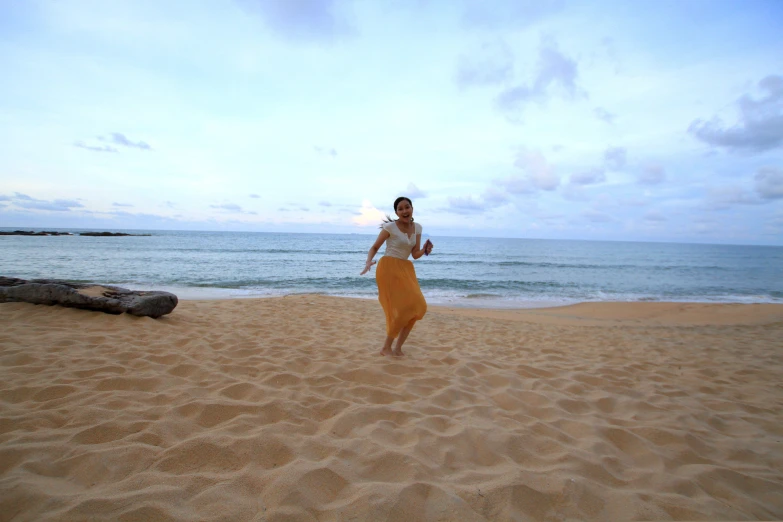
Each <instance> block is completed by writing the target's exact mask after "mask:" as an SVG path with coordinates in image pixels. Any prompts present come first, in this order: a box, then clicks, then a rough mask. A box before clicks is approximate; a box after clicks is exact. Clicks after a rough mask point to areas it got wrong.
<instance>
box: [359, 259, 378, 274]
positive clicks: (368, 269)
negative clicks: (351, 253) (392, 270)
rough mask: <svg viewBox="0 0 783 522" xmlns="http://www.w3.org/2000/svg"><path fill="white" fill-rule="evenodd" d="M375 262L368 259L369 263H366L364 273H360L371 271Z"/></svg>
mask: <svg viewBox="0 0 783 522" xmlns="http://www.w3.org/2000/svg"><path fill="white" fill-rule="evenodd" d="M375 263H376V262H375V261H367V264H366V265H364V270H362V273H361V274H359V275H364V274H366V273H367V272H369V271H370V268H372V265H374V264H375Z"/></svg>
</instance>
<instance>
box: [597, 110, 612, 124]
mask: <svg viewBox="0 0 783 522" xmlns="http://www.w3.org/2000/svg"><path fill="white" fill-rule="evenodd" d="M593 113H595V116H596V118H598V119H599V120H601V121H605V122H606V123H609V124H612V123H614V119H615V118H616V117H617V116H615V115H614V114H612V113H611V112H609V111H607V110H606V109H604V108H603V107H596V108H595V109H593Z"/></svg>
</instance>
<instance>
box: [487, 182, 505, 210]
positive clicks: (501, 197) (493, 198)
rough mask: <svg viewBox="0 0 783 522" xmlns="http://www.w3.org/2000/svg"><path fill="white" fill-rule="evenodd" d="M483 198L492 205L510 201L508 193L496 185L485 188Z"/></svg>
mask: <svg viewBox="0 0 783 522" xmlns="http://www.w3.org/2000/svg"><path fill="white" fill-rule="evenodd" d="M481 198H482V199H483V200H484V202H485V203H486V204H487V205H489V206H491V207H499V206H501V205H504V204H506V203H508V201H509V197H508V194H506V193H505V192H503V191H501V190H498V189H496V188H494V187H489V188H488V189H487V190H485V191H484V194H483V195H482V196H481Z"/></svg>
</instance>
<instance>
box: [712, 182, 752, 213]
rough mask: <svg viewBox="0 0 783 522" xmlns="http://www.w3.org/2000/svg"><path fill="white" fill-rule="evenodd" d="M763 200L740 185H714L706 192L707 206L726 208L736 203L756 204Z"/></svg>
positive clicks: (719, 208) (716, 208) (718, 208)
mask: <svg viewBox="0 0 783 522" xmlns="http://www.w3.org/2000/svg"><path fill="white" fill-rule="evenodd" d="M762 202H763V201H762V200H761V199H759V198H757V197H754V196H753V195H752V194H750V193H749V192H748V191H746V190H745V189H743V188H741V187H736V186H735V187H731V186H728V187H714V188H711V189H709V190H708V192H707V201H706V204H707V208H708V209H710V210H727V209H730V208H731V207H733V206H736V205H758V204H760V203H762Z"/></svg>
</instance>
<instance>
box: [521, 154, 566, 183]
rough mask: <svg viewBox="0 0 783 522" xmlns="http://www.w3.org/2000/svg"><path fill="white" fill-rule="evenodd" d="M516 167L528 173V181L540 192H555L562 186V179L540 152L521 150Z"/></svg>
mask: <svg viewBox="0 0 783 522" xmlns="http://www.w3.org/2000/svg"><path fill="white" fill-rule="evenodd" d="M514 166H515V167H517V168H519V169H522V170H524V171H525V172H526V173H527V179H528V181H530V183H531V184H532V185H533V187H535V188H537V189H539V190H555V189H556V188H557V187H558V185H560V178H559V177H558V175H557V174H556V173H555V169H554V167H553V166H552V165H550V164H549V163H547V161H546V158H545V157H544V155H543V154H541V152H540V151H537V150H528V149H525V148H521V149H520V150H519V151H518V152H517V157H516V160H514Z"/></svg>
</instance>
